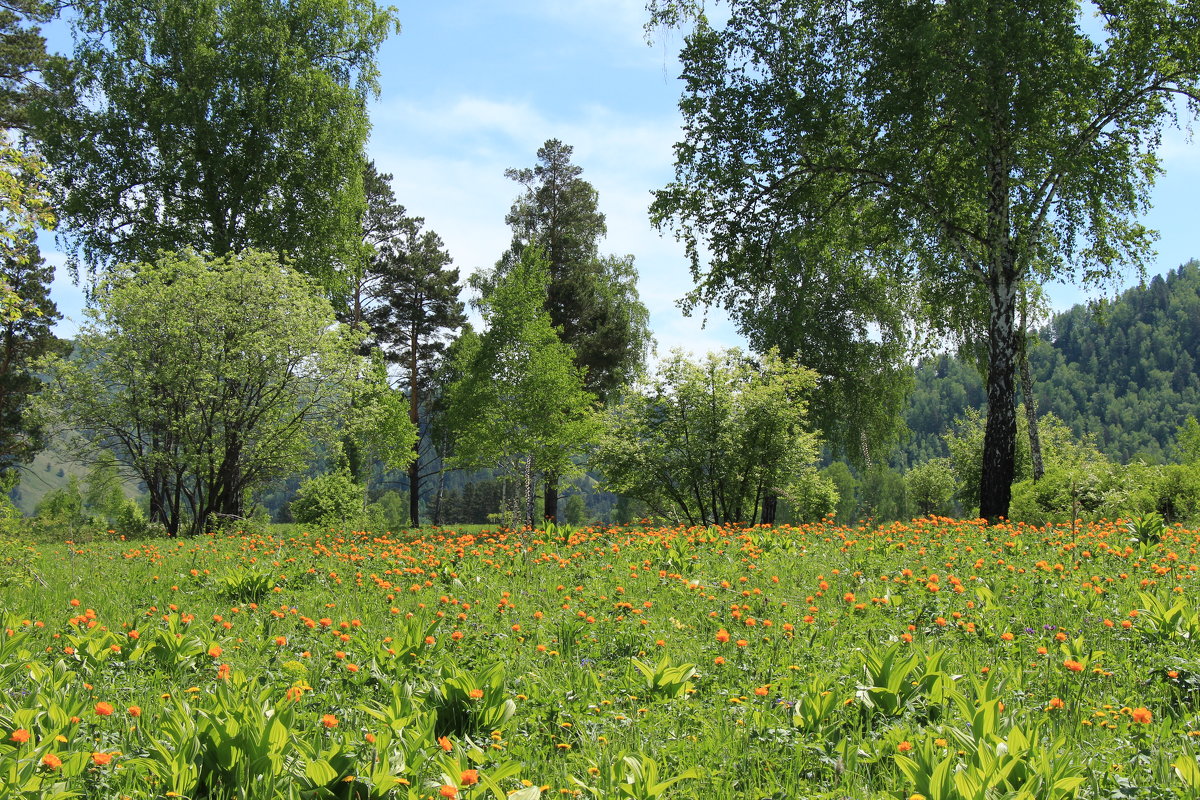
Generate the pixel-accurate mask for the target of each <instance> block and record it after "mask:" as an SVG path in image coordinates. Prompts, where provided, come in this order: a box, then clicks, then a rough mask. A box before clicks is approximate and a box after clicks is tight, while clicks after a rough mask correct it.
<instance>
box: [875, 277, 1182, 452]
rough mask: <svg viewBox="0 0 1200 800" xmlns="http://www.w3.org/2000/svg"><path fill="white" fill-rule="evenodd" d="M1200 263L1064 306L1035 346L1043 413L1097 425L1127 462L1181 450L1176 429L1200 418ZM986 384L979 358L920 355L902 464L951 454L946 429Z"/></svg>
mask: <svg viewBox="0 0 1200 800" xmlns="http://www.w3.org/2000/svg"><path fill="white" fill-rule="evenodd" d="M1197 359H1200V262H1198V261H1196V260H1192V261H1189V262H1188V263H1186V264H1184V265H1183V266H1181V267H1179V268H1178V269H1175V270H1171V271H1169V272H1168V273H1167V274H1166V275H1156V276H1154V278H1152V279H1151V280H1150V281H1149V282H1148V283H1145V284H1143V285H1141V286H1138V287H1135V288H1132V289H1129V290H1128V291H1126V292H1124V293H1123V294H1121V295H1120V296H1119V297H1118V298H1116V299H1115V300H1111V301H1108V302H1103V303H1100V304H1098V305H1096V306H1084V305H1077V306H1075V307H1073V308H1071V309H1070V310H1068V311H1065V312H1063V313H1061V314H1056V315H1055V316H1054V317H1053V319H1052V320H1051V322H1050V324H1049V325H1048V326H1046V327H1045V328H1044V329H1042V330H1041V331H1040V332H1039V335H1038V339H1037V341H1036V343H1035V344H1034V345H1033V346H1032V347H1031V348H1030V351H1029V363H1030V368H1031V370H1032V372H1033V376H1034V394H1035V396H1036V398H1037V406H1038V411H1039V413H1046V412H1052V413H1054V414H1055V415H1057V416H1058V417H1060V418H1062V420H1063V421H1064V422H1066V423H1067V425H1069V426H1070V427H1071V429H1072V430H1073V431H1074V432H1075V433H1076V435H1083V434H1085V433H1090V434H1092V435H1093V436H1094V437H1095V440H1096V444H1097V445H1098V446H1099V448H1100V450H1101V451H1103V452H1104V453H1105V454H1107V455H1108V456H1110V457H1112V458H1114V459H1117V460H1119V461H1121V462H1128V461H1130V460H1132V459H1135V458H1144V459H1146V460H1147V461H1150V462H1167V461H1171V460H1172V459H1173V458H1174V452H1173V447H1174V438H1175V431H1176V428H1177V427H1178V426H1179V425H1181V424H1182V423H1183V421H1184V420H1185V419H1187V417H1188V416H1189V415H1192V416H1196V417H1197V418H1200V371H1198V370H1197V363H1196V362H1197ZM985 404H986V392H985V389H984V383H983V379H982V378H981V377H980V375H979V373H978V371H977V370H976V369H975V367H974V365H973V364H969V363H966V362H964V361H962V360H961V359H959V358H956V357H954V356H950V355H947V356H940V357H938V358H934V359H930V360H928V361H926V362H924V363H922V364H921V365H920V366H919V368H918V369H917V382H916V387H915V390H914V392H913V395H912V398H911V400H910V403H909V407H908V410H907V412H906V413H905V419H906V421H907V422H908V426H909V428H910V429H911V431H912V436H911V438H910V439H909V441H907V442H905V443H904V444H902V445H901V446H900V447H899V448H898V449H897V451H896V453H895V455H894V458H893V461H894V462H895V463H896V464H897V466H901V467H903V466H907V465H911V464H917V463H920V462H922V461H925V460H928V459H929V458H933V457H936V456H942V455H945V454H946V451H945V445H944V443H943V442H942V439H941V437H942V434H944V433H945V432H946V430H947V429H948V428H949V427H950V425H951V424H952V423H953V422H954V420H955V419H956V418H958V417H960V416H962V415H963V413H964V412H965V411H966V409H967V408H983V407H984V406H985Z"/></svg>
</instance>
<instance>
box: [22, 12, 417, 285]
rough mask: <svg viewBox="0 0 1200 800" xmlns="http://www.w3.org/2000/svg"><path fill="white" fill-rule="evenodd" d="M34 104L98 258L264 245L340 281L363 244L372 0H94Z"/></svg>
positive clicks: (79, 238) (377, 30)
mask: <svg viewBox="0 0 1200 800" xmlns="http://www.w3.org/2000/svg"><path fill="white" fill-rule="evenodd" d="M75 12H76V13H75V17H74V20H73V29H74V33H75V37H76V44H75V51H74V54H73V60H72V61H71V62H70V63H69V64H65V63H59V64H50V65H49V68H48V69H47V70H46V78H47V83H48V85H49V88H50V90H51V91H50V93H49V94H48V95H47V96H46V97H45V98H44V99H42V100H40V101H39V102H38V103H37V104H35V106H34V109H33V111H34V113H33V117H34V122H35V128H36V130H37V133H38V136H39V138H40V140H41V142H42V145H41V147H42V152H43V153H44V155H45V157H46V158H47V160H48V161H49V162H50V164H52V165H53V167H54V174H55V177H56V180H57V186H58V187H59V190H60V196H59V198H58V206H59V208H60V210H61V216H62V220H63V222H64V224H65V226H66V232H67V234H68V239H69V241H70V242H71V244H72V246H73V247H74V248H75V252H76V255H77V256H82V261H83V263H84V264H85V265H86V266H87V268H88V270H89V271H92V272H94V271H98V270H103V269H111V268H113V267H115V265H116V264H119V263H129V262H135V261H150V260H153V259H154V258H155V257H156V254H157V253H158V252H159V251H160V250H166V251H179V250H183V249H185V248H189V247H190V248H192V249H194V250H196V251H197V252H202V251H209V252H212V253H215V254H217V255H224V254H227V253H232V252H239V251H241V250H243V249H245V248H251V247H252V248H256V249H259V250H267V251H271V252H274V253H275V254H276V255H278V256H280V257H288V258H291V259H293V260H294V262H295V263H296V265H297V266H298V267H299V268H300V269H301V270H302V271H303V272H306V273H307V274H310V275H313V276H315V277H318V278H319V279H320V280H321V281H322V283H323V284H325V286H326V287H327V289H333V288H335V287H336V283H337V281H335V273H337V272H344V271H346V270H348V269H350V268H351V266H352V265H354V264H355V263H356V262H357V260H358V259H360V258H361V257H362V251H361V233H360V226H359V220H360V217H361V215H362V211H363V205H364V200H363V187H362V165H363V146H364V144H365V142H366V138H367V133H368V129H369V122H368V119H367V111H366V100H367V97H368V96H369V95H370V94H371V93H372V92H374V91H376V90H377V83H376V78H377V68H376V64H375V53H376V51H377V50H378V48H379V46H380V44H381V43H382V42H383V40H384V39H385V38H386V36H387V35H388V33H389V32H390V31H392V30H393V29H395V27H396V25H395V21H394V19H393V16H392V12H391V10H389V9H384V8H381V7H380V6H378V5H377V4H376V3H375V2H374V1H373V0H349V1H348V2H342V1H341V0H312V2H304V3H292V2H283V0H268V1H267V2H261V1H260V0H232V1H231V2H224V1H222V2H218V0H202V1H201V2H195V0H155V2H152V3H140V2H135V0H104V1H103V2H100V1H99V0H86V2H80V3H78V4H76V5H75Z"/></svg>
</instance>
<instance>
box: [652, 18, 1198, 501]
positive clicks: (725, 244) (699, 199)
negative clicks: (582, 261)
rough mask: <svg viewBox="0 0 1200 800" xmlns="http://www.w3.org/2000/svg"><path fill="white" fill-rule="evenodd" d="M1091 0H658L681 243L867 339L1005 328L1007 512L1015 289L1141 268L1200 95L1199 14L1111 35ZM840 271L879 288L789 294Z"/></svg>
mask: <svg viewBox="0 0 1200 800" xmlns="http://www.w3.org/2000/svg"><path fill="white" fill-rule="evenodd" d="M1080 5H1081V4H1080V3H1079V2H1078V1H1077V0H1043V2H1040V3H1039V4H1038V5H1037V7H1036V8H1034V9H1031V8H1030V7H1029V5H1028V4H1027V3H1025V2H1018V0H1006V2H1002V3H995V2H992V3H986V4H985V3H970V2H968V3H916V4H914V3H897V2H892V0H855V2H837V1H835V0H787V2H784V3H782V4H780V3H778V2H775V0H731V1H730V2H729V3H727V4H726V7H727V11H728V13H727V14H723V15H722V19H721V23H720V26H719V27H718V26H714V25H712V24H710V20H709V17H708V16H707V15H706V14H705V13H704V12H703V10H702V9H701V8H699V6H702V4H697V3H692V2H688V1H687V0H680V1H679V2H673V1H672V0H661V2H657V1H656V2H653V3H652V4H651V9H652V22H653V23H656V24H667V25H680V26H682V25H684V24H686V22H687V21H690V22H692V23H693V24H692V26H691V31H690V33H689V34H688V36H687V38H686V40H685V45H684V48H683V51H682V53H681V55H680V60H681V62H682V66H683V80H684V82H685V89H684V96H683V99H682V100H681V103H680V107H681V109H682V112H683V115H684V128H683V130H684V140H683V141H682V142H680V143H679V144H678V145H677V147H676V149H675V152H676V174H675V181H674V182H673V183H671V184H670V185H668V186H667V187H666V188H664V189H662V190H659V191H658V192H657V193H656V198H655V201H654V204H653V206H652V215H653V217H654V218H655V220H656V222H657V223H658V224H660V225H670V226H671V227H672V228H673V230H674V232H675V233H676V235H677V236H678V237H680V238H681V239H683V240H684V241H685V243H686V245H687V248H688V252H689V255H690V257H691V259H692V269H693V272H694V274H695V276H696V278H697V279H698V280H699V281H701V282H702V285H707V286H708V287H710V288H709V292H708V295H707V296H706V297H705V299H709V298H711V297H712V296H713V295H715V296H716V297H718V298H721V299H723V300H724V302H725V305H726V306H728V307H730V308H731V309H732V310H734V311H735V312H736V313H737V314H738V316H743V314H742V312H743V309H745V308H749V309H751V312H752V313H753V311H754V310H757V309H762V310H763V311H765V312H766V313H772V314H773V313H775V310H776V309H777V308H779V307H783V308H787V307H793V308H797V309H798V311H797V313H805V312H807V313H809V314H810V315H811V318H819V319H822V320H824V319H834V320H836V319H848V320H850V322H849V323H844V324H847V325H848V326H849V327H850V328H851V329H852V330H853V331H854V332H856V333H857V334H858V336H857V338H858V340H866V341H868V342H869V341H871V340H872V339H873V338H874V336H873V335H868V332H870V334H875V330H874V327H873V326H877V327H878V330H879V332H880V338H881V341H882V343H883V344H887V343H889V342H890V341H891V340H892V339H893V338H895V339H896V340H898V341H899V342H900V343H901V344H904V343H905V337H904V336H903V331H904V324H903V319H904V317H906V316H908V315H912V316H913V317H916V318H917V319H916V323H917V325H918V326H921V327H927V328H931V329H933V330H935V331H940V332H944V333H948V334H952V335H957V336H958V337H960V338H963V339H966V340H967V341H977V340H978V336H977V332H978V330H979V328H980V326H981V324H982V322H983V320H986V321H987V331H988V336H989V348H988V353H989V363H988V375H989V384H988V395H989V396H988V413H989V415H990V417H991V419H990V420H989V433H988V435H987V437H986V442H985V449H986V457H985V458H983V459H982V461H981V465H982V467H983V471H982V476H981V483H980V490H979V502H980V504H981V510H982V513H983V514H984V516H986V517H988V518H989V519H994V518H996V517H998V516H1002V515H1005V514H1007V513H1008V505H1009V500H1010V489H1011V485H1012V482H1013V480H1014V460H1013V459H1014V451H1013V445H1014V441H1015V438H1016V419H1015V414H1014V407H1015V405H1016V404H1015V396H1016V381H1015V380H1014V378H1015V368H1016V363H1017V357H1018V353H1019V350H1020V347H1021V345H1022V343H1023V341H1024V332H1023V331H1021V330H1020V327H1019V326H1018V325H1017V324H1016V311H1017V306H1018V300H1019V296H1020V295H1021V294H1022V292H1023V291H1024V288H1025V287H1027V286H1028V285H1029V284H1031V283H1032V284H1035V285H1040V284H1041V283H1043V282H1045V281H1047V280H1050V279H1059V280H1076V279H1077V280H1081V281H1085V282H1096V281H1102V280H1104V279H1109V280H1111V279H1113V278H1114V277H1115V276H1116V275H1118V274H1119V271H1120V269H1121V268H1122V267H1124V266H1128V265H1132V266H1134V267H1138V268H1142V267H1143V265H1144V263H1145V260H1146V258H1147V256H1148V255H1149V254H1150V252H1151V249H1150V245H1151V243H1152V241H1153V237H1152V235H1151V233H1150V232H1149V231H1148V230H1147V229H1146V228H1145V227H1144V226H1142V225H1141V224H1139V222H1138V219H1137V217H1138V215H1139V213H1141V212H1142V210H1143V208H1144V205H1145V198H1146V196H1147V193H1148V191H1149V187H1150V185H1151V184H1152V183H1153V180H1154V177H1155V175H1156V174H1157V172H1158V171H1159V169H1160V166H1159V164H1160V162H1159V159H1158V155H1157V149H1158V145H1159V143H1160V141H1161V137H1160V135H1159V133H1160V131H1161V130H1162V129H1163V127H1164V126H1166V125H1169V124H1171V123H1172V121H1174V119H1175V118H1176V116H1177V113H1178V112H1177V110H1176V106H1175V105H1174V99H1175V95H1176V94H1177V93H1178V94H1183V95H1186V96H1189V97H1195V96H1197V94H1198V93H1200V88H1198V85H1197V84H1198V78H1200V38H1198V36H1197V33H1196V32H1197V30H1200V17H1198V16H1197V13H1198V12H1197V9H1196V8H1195V7H1194V6H1192V5H1189V4H1179V3H1176V2H1173V0H1152V1H1151V2H1148V3H1130V4H1117V5H1115V6H1111V7H1106V8H1105V13H1104V15H1103V18H1102V25H1103V27H1102V29H1101V30H1099V31H1095V32H1093V31H1090V30H1086V29H1085V28H1084V25H1083V19H1084V17H1085V13H1084V12H1083V10H1082V9H1081V7H1080ZM1147 19H1153V20H1154V23H1153V25H1152V26H1149V27H1148V26H1147V25H1146V20H1147ZM1184 64H1186V65H1187V66H1186V67H1185V66H1181V65H1184ZM1195 110H1196V108H1195V107H1194V105H1193V106H1191V107H1189V109H1188V112H1189V113H1194V112H1195ZM840 275H848V276H850V281H852V283H853V287H854V288H855V289H856V290H858V289H860V287H872V288H873V287H879V289H878V291H876V292H874V293H872V292H870V291H861V292H860V291H853V292H850V293H848V299H843V298H842V297H840V296H838V294H837V293H836V292H834V291H832V290H831V291H830V292H829V293H828V294H825V293H823V292H822V290H821V288H817V289H815V290H810V291H809V294H808V297H810V298H812V297H814V296H815V298H817V299H820V300H828V301H829V304H830V310H829V312H826V311H825V309H824V308H823V307H822V304H821V303H819V302H810V303H805V302H799V303H797V302H788V301H786V300H785V301H783V302H780V301H779V300H778V299H777V296H776V294H777V291H776V287H778V286H781V285H787V283H788V282H789V281H790V282H791V283H793V284H795V285H796V286H799V287H801V288H800V290H799V292H801V293H803V292H804V290H805V289H806V288H807V287H809V286H816V287H835V286H838V285H839V284H840V280H839V276H840ZM889 286H910V287H912V288H910V289H909V291H908V292H896V293H895V294H894V295H889V292H888V287H889ZM914 291H915V293H916V295H917V298H918V299H917V300H916V301H915V302H914V300H913V297H912V293H913V292H914ZM860 293H861V294H862V295H863V296H864V297H865V299H860V298H859V295H860ZM802 299H803V295H802ZM810 309H816V310H815V311H810ZM893 320H900V322H899V324H897V323H896V322H893ZM893 331H896V332H897V333H896V334H894V335H893ZM850 342H851V343H854V342H855V339H854V338H853V337H851V338H850ZM834 352H837V353H842V352H845V348H837V349H835V351H834ZM798 355H800V356H801V357H804V356H805V353H804V352H799V353H798ZM845 360H846V361H848V362H849V363H850V364H851V365H853V364H861V363H863V362H864V361H867V360H869V359H864V358H862V357H861V356H852V357H850V358H847V359H845ZM879 361H880V362H882V363H895V359H894V358H890V359H889V358H887V357H886V356H885V357H881V358H880V359H879ZM822 372H826V370H822ZM828 372H829V373H832V374H833V375H834V376H835V377H834V378H833V379H831V382H836V375H837V373H833V371H832V370H829V371H828ZM873 394H875V393H873ZM879 394H882V393H879ZM845 413H847V415H848V416H856V409H853V408H851V409H848V410H847V411H846V412H845Z"/></svg>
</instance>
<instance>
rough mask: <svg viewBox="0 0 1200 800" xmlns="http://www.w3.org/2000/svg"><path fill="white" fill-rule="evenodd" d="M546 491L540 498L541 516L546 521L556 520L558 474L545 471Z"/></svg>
mask: <svg viewBox="0 0 1200 800" xmlns="http://www.w3.org/2000/svg"><path fill="white" fill-rule="evenodd" d="M544 491H545V493H546V496H545V498H543V500H542V516H543V517H545V518H546V521H547V522H556V521H558V476H557V475H555V474H553V473H551V472H547V473H546V484H545V487H544Z"/></svg>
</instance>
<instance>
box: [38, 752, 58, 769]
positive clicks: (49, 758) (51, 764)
mask: <svg viewBox="0 0 1200 800" xmlns="http://www.w3.org/2000/svg"><path fill="white" fill-rule="evenodd" d="M42 764H44V765H45V766H46V768H47V769H58V768H59V767H61V766H62V759H61V758H59V757H58V756H56V755H54V753H46V755H44V756H42Z"/></svg>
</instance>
